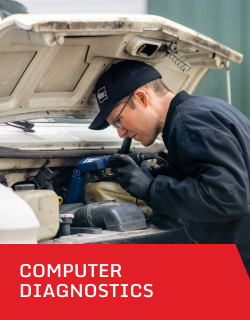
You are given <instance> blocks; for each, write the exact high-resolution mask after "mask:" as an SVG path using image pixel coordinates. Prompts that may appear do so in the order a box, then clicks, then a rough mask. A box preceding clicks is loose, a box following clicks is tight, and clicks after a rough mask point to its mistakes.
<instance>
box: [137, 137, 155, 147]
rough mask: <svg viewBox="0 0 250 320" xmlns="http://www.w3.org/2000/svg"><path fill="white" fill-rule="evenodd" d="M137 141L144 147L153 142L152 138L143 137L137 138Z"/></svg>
mask: <svg viewBox="0 0 250 320" xmlns="http://www.w3.org/2000/svg"><path fill="white" fill-rule="evenodd" d="M137 141H140V142H141V144H142V145H143V146H144V147H149V146H150V145H151V144H152V143H153V142H154V140H153V141H152V140H144V139H142V140H137Z"/></svg>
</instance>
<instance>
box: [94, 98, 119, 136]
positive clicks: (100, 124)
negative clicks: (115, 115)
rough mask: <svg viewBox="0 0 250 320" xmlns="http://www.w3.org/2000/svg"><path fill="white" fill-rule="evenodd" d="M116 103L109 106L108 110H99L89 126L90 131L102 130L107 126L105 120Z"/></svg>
mask: <svg viewBox="0 0 250 320" xmlns="http://www.w3.org/2000/svg"><path fill="white" fill-rule="evenodd" d="M116 104H117V102H115V103H113V104H112V105H110V106H109V107H108V108H106V109H103V110H101V111H100V112H99V113H98V115H97V116H96V117H95V119H94V120H93V121H92V123H91V124H90V126H89V129H91V130H103V129H105V128H107V127H108V126H109V123H108V122H107V120H106V118H107V117H108V116H109V115H110V113H111V112H112V110H113V109H114V108H115V106H116Z"/></svg>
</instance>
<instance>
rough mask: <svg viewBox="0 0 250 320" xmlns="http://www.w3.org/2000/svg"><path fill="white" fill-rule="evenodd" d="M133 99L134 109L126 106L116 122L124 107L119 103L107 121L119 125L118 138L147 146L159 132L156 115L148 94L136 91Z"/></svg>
mask: <svg viewBox="0 0 250 320" xmlns="http://www.w3.org/2000/svg"><path fill="white" fill-rule="evenodd" d="M133 98H134V99H133V101H134V103H135V105H136V108H134V109H132V108H131V107H130V106H129V105H127V106H126V107H125V108H124V110H123V111H122V113H121V116H120V117H119V119H118V120H116V118H117V116H118V115H119V113H120V111H121V110H122V108H123V107H124V103H121V104H119V105H118V106H117V107H116V108H115V109H114V110H113V111H112V112H111V113H110V115H109V116H108V118H107V121H108V123H112V122H113V121H114V120H116V123H118V124H120V125H121V128H122V129H119V130H117V132H118V135H119V136H120V138H124V137H125V136H129V137H130V138H132V139H134V140H136V141H140V142H141V144H142V145H144V146H149V145H151V144H152V143H153V142H154V141H155V139H156V137H157V135H158V133H159V132H160V130H159V124H158V119H157V116H158V115H157V113H156V111H155V109H154V108H153V107H152V106H151V105H150V94H149V93H146V92H145V91H143V90H140V89H138V90H136V91H135V93H134V96H133Z"/></svg>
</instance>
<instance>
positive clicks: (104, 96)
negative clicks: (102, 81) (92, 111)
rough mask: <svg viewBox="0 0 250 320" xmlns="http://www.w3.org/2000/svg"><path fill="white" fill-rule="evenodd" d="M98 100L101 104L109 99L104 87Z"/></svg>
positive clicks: (99, 91)
mask: <svg viewBox="0 0 250 320" xmlns="http://www.w3.org/2000/svg"><path fill="white" fill-rule="evenodd" d="M97 98H98V100H99V102H100V103H103V101H104V100H106V99H108V95H107V91H106V88H105V87H102V88H100V89H99V90H98V92H97Z"/></svg>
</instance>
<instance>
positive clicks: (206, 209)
mask: <svg viewBox="0 0 250 320" xmlns="http://www.w3.org/2000/svg"><path fill="white" fill-rule="evenodd" d="M160 78H161V75H160V74H159V73H158V71H157V70H155V69H154V68H152V67H151V66H149V65H147V64H145V63H143V62H138V61H122V62H119V63H117V64H115V65H113V66H112V67H111V68H110V69H109V70H108V71H107V72H106V73H105V74H104V75H102V76H101V77H100V79H99V80H98V82H97V85H96V95H97V101H98V104H99V108H100V112H99V114H98V115H97V116H96V118H95V119H94V121H93V122H92V124H91V125H90V129H94V130H101V129H104V128H106V127H107V126H108V125H113V126H114V127H115V128H116V129H117V132H118V134H119V136H120V137H121V138H123V137H125V136H129V137H130V138H133V139H135V140H137V141H141V143H142V144H143V145H144V146H148V145H150V144H152V143H153V142H154V140H155V139H156V137H157V135H158V134H159V133H162V137H163V141H164V143H165V146H166V148H167V150H168V162H169V168H170V170H169V173H168V175H159V176H157V177H156V178H155V179H154V178H153V177H152V175H151V174H150V173H149V172H148V171H146V170H143V169H142V168H140V167H139V166H138V165H136V164H135V162H134V161H133V160H132V159H131V158H130V157H128V156H125V155H123V156H121V157H122V158H123V161H124V166H121V167H119V168H114V169H112V170H113V172H114V173H115V175H116V177H117V178H116V181H118V182H119V183H120V184H121V186H122V187H123V188H124V189H125V190H126V191H127V192H128V193H130V194H131V195H132V196H134V197H136V198H138V199H142V200H146V201H147V202H150V205H151V207H152V209H153V211H154V213H155V214H166V215H170V216H172V217H177V218H181V219H183V221H188V223H189V225H190V226H191V228H192V230H193V232H194V234H195V239H196V240H197V242H198V243H235V244H237V246H238V249H239V251H240V254H241V257H242V259H243V261H244V263H245V266H246V268H247V269H248V272H249V274H250V208H249V202H250V191H249V187H250V183H249V176H250V121H249V120H248V119H247V118H246V117H245V116H243V115H242V114H241V113H240V112H239V111H237V110H236V109H235V108H234V107H232V106H231V105H229V104H228V103H226V102H224V101H222V100H219V99H215V98H211V97H201V96H190V95H189V94H187V93H186V92H185V91H181V92H180V93H178V94H177V95H174V94H173V93H172V92H171V91H170V90H169V89H168V88H167V87H166V86H165V85H164V83H163V82H162V80H161V79H160Z"/></svg>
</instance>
